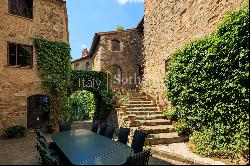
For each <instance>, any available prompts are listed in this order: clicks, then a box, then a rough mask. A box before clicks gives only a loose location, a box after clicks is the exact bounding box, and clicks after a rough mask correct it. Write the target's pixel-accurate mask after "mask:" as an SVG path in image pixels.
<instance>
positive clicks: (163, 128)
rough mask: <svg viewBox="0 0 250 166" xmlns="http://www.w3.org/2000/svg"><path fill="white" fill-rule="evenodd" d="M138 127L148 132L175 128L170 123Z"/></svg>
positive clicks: (172, 130)
mask: <svg viewBox="0 0 250 166" xmlns="http://www.w3.org/2000/svg"><path fill="white" fill-rule="evenodd" d="M138 129H139V130H141V131H143V132H147V133H148V134H159V133H171V132H175V128H174V127H173V126H172V125H157V126H140V127H139V128H138Z"/></svg>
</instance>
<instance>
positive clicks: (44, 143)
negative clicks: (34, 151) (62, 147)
mask: <svg viewBox="0 0 250 166" xmlns="http://www.w3.org/2000/svg"><path fill="white" fill-rule="evenodd" d="M37 141H38V142H39V143H40V144H41V145H42V146H43V147H44V148H45V149H47V150H49V144H48V143H47V142H45V141H44V139H43V138H39V139H38V140H37Z"/></svg>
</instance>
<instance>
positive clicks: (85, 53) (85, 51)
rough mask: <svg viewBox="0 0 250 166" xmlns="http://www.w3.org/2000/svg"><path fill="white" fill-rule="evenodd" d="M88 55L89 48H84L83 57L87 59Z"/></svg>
mask: <svg viewBox="0 0 250 166" xmlns="http://www.w3.org/2000/svg"><path fill="white" fill-rule="evenodd" d="M88 54H89V52H88V49H87V48H84V49H83V50H82V57H83V58H85V57H87V56H88Z"/></svg>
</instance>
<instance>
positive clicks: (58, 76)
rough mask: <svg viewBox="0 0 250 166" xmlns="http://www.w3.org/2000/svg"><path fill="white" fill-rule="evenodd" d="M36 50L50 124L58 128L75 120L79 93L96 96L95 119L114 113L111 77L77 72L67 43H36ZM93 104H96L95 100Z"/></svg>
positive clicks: (101, 118)
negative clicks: (75, 97)
mask: <svg viewBox="0 0 250 166" xmlns="http://www.w3.org/2000/svg"><path fill="white" fill-rule="evenodd" d="M34 46H35V49H36V54H37V66H38V71H39V74H40V76H41V78H42V84H43V87H44V89H45V90H46V91H47V94H48V96H49V98H50V112H49V113H50V121H51V122H52V123H53V124H55V123H57V122H59V121H69V120H71V119H70V118H72V113H73V110H72V103H71V101H70V95H71V94H73V93H74V92H75V91H79V90H87V91H90V92H92V93H93V94H94V96H95V98H96V100H97V103H96V104H97V105H96V111H95V113H94V117H93V118H94V119H98V120H103V121H104V120H106V119H107V118H108V116H109V112H110V110H111V109H113V107H112V105H111V102H112V98H113V92H112V89H110V80H111V75H110V74H108V73H106V72H99V71H73V70H72V68H71V62H70V46H69V44H67V43H64V42H58V41H47V40H44V39H35V40H34ZM89 102H93V101H92V99H91V101H89Z"/></svg>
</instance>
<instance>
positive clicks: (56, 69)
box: [34, 39, 72, 123]
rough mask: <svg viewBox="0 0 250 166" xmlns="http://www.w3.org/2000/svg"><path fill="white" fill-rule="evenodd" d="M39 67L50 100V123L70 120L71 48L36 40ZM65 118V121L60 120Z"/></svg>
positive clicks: (61, 44)
mask: <svg viewBox="0 0 250 166" xmlns="http://www.w3.org/2000/svg"><path fill="white" fill-rule="evenodd" d="M34 46H35V49H36V54H37V67H38V71H39V74H40V76H41V78H42V85H43V87H44V89H45V90H46V91H47V94H48V96H49V98H50V112H49V113H50V121H51V122H52V123H57V122H58V121H59V120H68V119H64V118H69V116H65V115H67V114H69V112H70V106H69V102H68V96H69V90H68V87H69V86H70V85H71V74H72V70H71V63H70V46H69V44H67V43H64V42H58V41H47V40H44V39H35V40H34ZM60 118H63V119H60Z"/></svg>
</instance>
